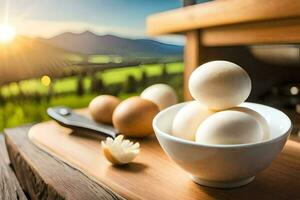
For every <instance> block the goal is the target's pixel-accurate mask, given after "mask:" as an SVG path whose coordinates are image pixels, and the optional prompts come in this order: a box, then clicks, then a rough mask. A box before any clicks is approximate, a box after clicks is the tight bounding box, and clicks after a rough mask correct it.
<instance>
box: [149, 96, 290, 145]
mask: <svg viewBox="0 0 300 200" xmlns="http://www.w3.org/2000/svg"><path fill="white" fill-rule="evenodd" d="M189 102H191V101H186V102H182V103H178V104H175V105H172V106H170V107H168V108H166V109H163V110H161V111H160V112H159V113H158V114H157V115H156V116H155V117H154V119H153V121H152V126H153V128H154V132H155V135H157V133H159V134H161V135H162V136H164V137H166V138H168V139H170V140H173V141H175V142H179V143H183V144H188V145H192V146H197V147H206V148H230V149H232V148H241V147H243V148H244V147H245V148H247V147H256V146H262V145H265V144H270V143H274V142H277V141H280V140H282V139H284V138H287V137H288V136H289V134H290V132H291V130H292V128H293V125H292V122H291V119H290V118H289V117H288V116H287V115H286V114H285V113H284V112H282V111H281V110H278V109H276V108H273V107H271V106H266V105H263V104H259V103H252V102H244V103H242V104H240V105H245V104H246V105H247V104H248V105H257V106H263V107H267V108H268V109H273V110H276V111H278V112H279V113H280V114H281V115H283V116H285V117H286V119H287V120H288V122H289V128H288V130H287V131H286V132H285V133H284V134H282V135H280V136H278V137H275V138H272V139H268V140H264V141H260V142H255V143H245V144H203V143H197V142H195V141H190V140H185V139H183V138H179V137H176V136H173V135H170V134H168V133H165V132H164V131H161V130H160V129H159V128H158V126H157V123H158V119H159V118H160V117H161V116H162V115H164V114H165V113H166V112H167V111H169V110H171V109H174V107H178V106H182V105H183V104H187V103H189Z"/></svg>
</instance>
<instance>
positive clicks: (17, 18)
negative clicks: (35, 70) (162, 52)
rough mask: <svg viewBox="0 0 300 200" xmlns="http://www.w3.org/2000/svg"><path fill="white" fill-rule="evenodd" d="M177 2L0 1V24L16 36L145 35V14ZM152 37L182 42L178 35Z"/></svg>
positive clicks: (169, 41)
mask: <svg viewBox="0 0 300 200" xmlns="http://www.w3.org/2000/svg"><path fill="white" fill-rule="evenodd" d="M181 4H182V2H181V0H0V23H3V22H4V21H7V22H8V23H10V24H12V25H13V26H15V28H16V31H17V33H18V34H19V35H26V36H31V37H44V38H50V37H53V36H55V35H57V34H60V33H63V32H66V31H69V32H75V33H79V32H83V31H85V30H90V31H92V32H94V33H96V34H100V35H103V34H114V35H118V36H124V37H129V38H145V37H147V34H146V25H145V21H146V17H147V16H149V15H150V14H153V13H157V12H162V11H165V10H170V9H175V8H179V7H181ZM154 39H156V40H160V41H163V42H167V43H173V44H183V43H184V38H183V37H182V36H163V37H157V38H154Z"/></svg>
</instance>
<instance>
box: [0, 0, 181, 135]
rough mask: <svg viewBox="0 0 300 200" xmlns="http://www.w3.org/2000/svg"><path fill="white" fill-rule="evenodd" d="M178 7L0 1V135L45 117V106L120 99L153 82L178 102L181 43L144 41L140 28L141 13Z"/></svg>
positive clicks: (174, 40)
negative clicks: (171, 90)
mask: <svg viewBox="0 0 300 200" xmlns="http://www.w3.org/2000/svg"><path fill="white" fill-rule="evenodd" d="M63 5H65V6H63ZM180 6H181V2H180V1H171V0H168V1H165V2H161V1H151V3H150V2H148V1H130V2H126V3H124V1H121V0H113V1H94V0H92V1H88V2H85V1H79V0H75V1H72V2H71V1H70V0H62V1H58V0H54V1H50V0H41V1H37V0H33V1H30V3H28V2H27V1H25V0H19V1H16V0H6V1H1V2H0V13H3V16H0V24H1V25H0V75H1V77H0V131H1V130H3V129H4V128H7V127H14V126H18V125H21V124H24V123H30V122H35V121H43V120H46V119H48V117H47V115H46V108H47V107H49V106H55V105H66V106H69V107H71V108H80V107H86V106H87V105H88V103H89V101H90V100H91V99H92V98H94V97H95V96H97V95H99V94H112V95H116V96H119V97H120V98H126V97H128V96H134V95H138V94H139V93H140V92H141V91H142V90H143V89H144V88H145V87H147V86H149V85H152V84H154V83H168V84H170V85H171V86H172V87H174V88H176V90H177V91H178V95H179V96H180V98H182V73H183V64H182V54H183V44H184V41H183V38H182V37H180V36H175V37H164V38H147V37H146V34H145V24H144V23H145V18H146V16H147V15H149V14H151V13H154V12H159V11H163V10H168V9H172V8H176V7H180ZM62 8H64V9H62ZM121 10H122V11H125V12H121ZM137 10H138V12H136V11H137ZM112 13H113V14H112Z"/></svg>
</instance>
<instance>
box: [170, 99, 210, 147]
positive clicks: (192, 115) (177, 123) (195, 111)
mask: <svg viewBox="0 0 300 200" xmlns="http://www.w3.org/2000/svg"><path fill="white" fill-rule="evenodd" d="M213 113H214V111H211V110H208V109H207V108H206V107H204V106H203V105H201V104H200V103H199V102H198V101H191V102H189V103H188V104H187V105H185V106H184V107H183V108H181V109H180V110H179V111H178V113H177V114H176V116H175V118H174V120H173V124H172V135H174V136H176V137H180V138H183V139H186V140H192V141H195V135H196V132H197V128H198V127H199V125H200V124H201V122H202V121H203V120H205V119H206V118H207V117H209V116H210V115H212V114H213Z"/></svg>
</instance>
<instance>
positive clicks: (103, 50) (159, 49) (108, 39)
mask: <svg viewBox="0 0 300 200" xmlns="http://www.w3.org/2000/svg"><path fill="white" fill-rule="evenodd" d="M40 40H42V41H43V42H46V43H48V44H50V45H52V46H55V47H59V48H61V49H64V50H67V51H71V52H74V53H79V54H85V55H92V54H96V55H98V54H101V55H120V56H137V57H164V56H172V57H173V56H182V53H183V47H182V46H179V45H172V44H165V43H162V42H158V41H155V40H150V39H128V38H122V37H118V36H114V35H96V34H94V33H92V32H90V31H86V32H83V33H78V34H76V33H69V32H67V33H63V34H60V35H57V36H55V37H53V38H50V39H40Z"/></svg>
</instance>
